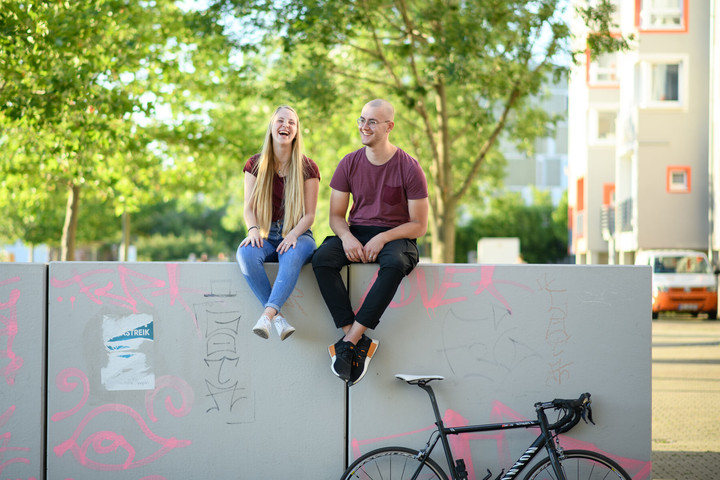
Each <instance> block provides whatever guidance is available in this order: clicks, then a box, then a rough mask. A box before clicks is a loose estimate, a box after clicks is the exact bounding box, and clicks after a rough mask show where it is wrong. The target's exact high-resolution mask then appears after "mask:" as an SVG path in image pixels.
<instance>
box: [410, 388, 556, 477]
mask: <svg viewBox="0 0 720 480" xmlns="http://www.w3.org/2000/svg"><path fill="white" fill-rule="evenodd" d="M417 385H418V386H419V387H420V388H422V389H423V390H425V392H427V394H428V396H429V397H430V403H432V408H433V413H434V415H435V425H437V427H438V428H437V430H436V431H435V432H433V434H432V435H431V437H430V439H429V440H428V443H427V445H426V446H425V448H424V449H423V450H421V451H420V453H421V456H422V458H421V464H420V467H419V468H418V471H417V472H416V473H415V475H414V476H413V479H415V478H416V477H417V475H418V474H419V473H420V470H421V469H422V467H423V465H424V464H425V459H426V458H427V457H429V456H430V453H431V452H432V451H433V449H434V448H435V446H436V445H437V442H438V440H441V443H442V447H443V451H444V452H445V459H446V460H447V464H448V467H449V469H450V477H451V478H452V480H458V479H459V476H458V472H457V469H456V466H455V457H453V454H452V450H451V448H450V442H449V441H448V437H449V436H450V435H461V434H463V433H476V432H492V431H499V430H514V429H521V428H522V429H528V428H540V435H538V437H537V438H536V439H535V441H533V443H532V444H531V445H530V446H529V447H528V448H527V450H525V453H523V454H522V455H521V456H520V458H518V459H517V460H516V461H515V463H514V464H513V466H512V467H510V469H509V470H508V471H507V472H505V474H504V475H503V477H502V479H501V480H512V479H514V478H515V477H516V476H517V475H518V474H519V473H520V472H521V471H523V470H524V469H525V467H526V466H527V465H528V464H529V463H530V462H531V461H532V459H533V458H535V457H536V456H537V454H538V453H539V452H540V451H541V450H542V448H543V447H545V449H546V450H547V453H548V456H549V457H550V463H551V464H552V466H553V469H554V470H555V474H556V475H557V478H558V480H566V479H565V473H564V472H563V471H562V468H561V467H560V461H559V459H558V454H557V451H556V450H555V448H554V446H553V442H552V440H553V435H552V433H551V432H550V430H549V428H548V421H547V416H546V415H545V411H544V409H545V408H550V407H552V404H537V405H536V406H535V412H536V413H537V416H538V418H537V420H529V421H525V422H510V423H486V424H478V425H466V426H462V427H446V426H445V424H444V422H443V421H442V417H441V416H440V409H439V408H438V404H437V400H436V399H435V392H433V389H432V387H431V386H430V385H428V384H426V383H418V384H417ZM435 433H437V434H438V435H437V436H436V437H435V438H434V440H433V435H434V434H435ZM486 478H489V476H488V477H486Z"/></svg>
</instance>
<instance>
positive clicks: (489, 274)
mask: <svg viewBox="0 0 720 480" xmlns="http://www.w3.org/2000/svg"><path fill="white" fill-rule="evenodd" d="M478 270H480V280H478V281H474V282H470V285H473V286H474V285H477V289H476V290H475V292H474V294H475V295H480V294H481V293H483V292H487V293H489V294H490V295H492V296H493V297H494V298H495V299H496V300H497V301H499V302H500V303H501V304H502V305H503V306H504V307H505V308H506V309H507V310H508V312H509V313H512V310H511V308H510V304H509V303H508V301H507V300H506V299H505V297H504V296H503V295H502V294H501V293H500V291H499V290H498V288H497V286H498V285H499V284H506V285H512V286H514V287H518V288H522V289H524V290H527V291H530V292H532V291H533V290H532V288H530V287H528V286H526V285H523V284H521V283H518V282H512V281H509V280H497V279H495V278H494V273H495V266H493V265H488V266H480V267H455V266H445V267H444V268H443V270H442V279H440V270H439V269H437V268H430V269H425V268H416V269H415V270H413V272H412V273H411V274H410V275H409V276H408V278H407V281H406V282H402V283H401V284H400V287H399V288H398V293H399V297H400V298H399V299H398V300H395V299H393V301H392V302H390V306H389V308H402V307H405V306H407V305H410V304H411V303H412V302H414V301H415V300H416V299H417V298H418V297H420V299H421V301H422V304H423V307H424V308H425V310H427V312H428V314H430V311H431V310H432V311H434V310H435V309H436V308H438V307H441V306H443V305H450V304H453V303H459V302H464V301H467V300H468V297H467V296H454V297H453V296H450V295H449V294H450V291H451V290H452V289H454V288H459V287H461V286H462V283H461V282H459V281H457V280H456V279H455V276H456V275H460V274H472V273H475V272H477V271H478ZM427 272H431V274H432V282H433V285H434V289H433V290H432V291H431V292H429V291H428V279H427V278H426V275H427ZM376 279H377V271H376V272H375V274H374V275H373V277H372V279H371V280H370V284H369V285H368V287H367V289H366V290H365V292H364V293H363V295H362V298H361V299H360V305H362V303H363V302H364V301H365V298H366V297H367V295H368V293H369V292H370V289H371V288H372V286H373V284H374V283H375V280H376ZM407 286H409V288H406V287H407Z"/></svg>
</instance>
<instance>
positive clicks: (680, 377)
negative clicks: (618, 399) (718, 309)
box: [652, 316, 720, 480]
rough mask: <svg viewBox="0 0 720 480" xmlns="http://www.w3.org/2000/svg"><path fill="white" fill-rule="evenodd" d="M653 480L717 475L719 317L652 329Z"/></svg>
mask: <svg viewBox="0 0 720 480" xmlns="http://www.w3.org/2000/svg"><path fill="white" fill-rule="evenodd" d="M652 390H653V401H652V461H653V475H652V477H653V480H696V479H703V480H710V479H716V478H720V321H707V320H698V319H693V318H691V317H689V316H688V317H680V316H677V317H670V316H668V317H664V318H663V317H661V318H660V319H659V320H655V321H653V327H652Z"/></svg>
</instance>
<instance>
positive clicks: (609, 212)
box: [600, 205, 615, 242]
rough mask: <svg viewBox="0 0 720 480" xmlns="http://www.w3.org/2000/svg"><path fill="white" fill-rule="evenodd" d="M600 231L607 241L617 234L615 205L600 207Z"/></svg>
mask: <svg viewBox="0 0 720 480" xmlns="http://www.w3.org/2000/svg"><path fill="white" fill-rule="evenodd" d="M600 231H601V232H602V236H603V240H605V241H606V242H607V241H609V240H611V239H612V237H613V235H615V206H614V205H603V206H602V207H601V208H600Z"/></svg>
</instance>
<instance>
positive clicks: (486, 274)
mask: <svg viewBox="0 0 720 480" xmlns="http://www.w3.org/2000/svg"><path fill="white" fill-rule="evenodd" d="M494 275H495V267H494V266H492V265H485V266H482V267H480V281H477V282H472V283H471V285H477V286H478V288H477V290H475V295H480V294H481V293H482V292H488V293H489V294H490V295H492V296H493V298H495V299H496V300H498V301H499V302H500V303H502V304H503V306H504V307H505V308H506V309H507V311H508V313H512V308H510V304H509V303H508V302H507V300H505V297H503V295H502V294H501V293H500V292H499V291H498V289H497V284H501V283H504V284H507V285H513V286H515V287H518V288H522V289H525V290H527V291H529V292H532V291H533V290H532V288H530V287H528V286H526V285H523V284H521V283H518V282H511V281H509V280H495V279H494V278H493V277H494Z"/></svg>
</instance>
